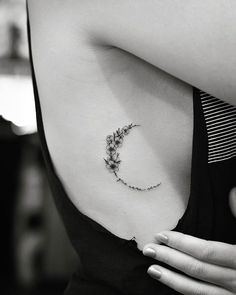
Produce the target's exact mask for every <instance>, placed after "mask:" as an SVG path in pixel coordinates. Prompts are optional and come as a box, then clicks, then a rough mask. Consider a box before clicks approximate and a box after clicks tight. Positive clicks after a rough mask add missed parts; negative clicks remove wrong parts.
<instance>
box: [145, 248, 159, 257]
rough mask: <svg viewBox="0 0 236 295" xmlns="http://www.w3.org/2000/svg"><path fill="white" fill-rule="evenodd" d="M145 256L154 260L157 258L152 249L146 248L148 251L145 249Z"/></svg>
mask: <svg viewBox="0 0 236 295" xmlns="http://www.w3.org/2000/svg"><path fill="white" fill-rule="evenodd" d="M143 254H144V255H145V256H149V257H152V258H154V257H155V256H156V252H155V250H153V249H152V248H146V249H144V250H143Z"/></svg>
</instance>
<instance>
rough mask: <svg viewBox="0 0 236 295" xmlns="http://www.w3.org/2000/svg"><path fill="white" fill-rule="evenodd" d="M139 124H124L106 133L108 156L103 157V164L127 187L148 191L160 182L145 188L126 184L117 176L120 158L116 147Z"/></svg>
mask: <svg viewBox="0 0 236 295" xmlns="http://www.w3.org/2000/svg"><path fill="white" fill-rule="evenodd" d="M138 126H140V125H136V124H133V123H131V124H129V125H127V126H124V127H123V128H121V129H120V128H118V129H117V130H116V131H115V132H113V134H112V135H108V136H107V137H106V143H107V146H106V152H107V154H108V157H107V158H106V159H105V158H104V161H105V164H106V168H107V169H108V170H109V171H110V172H111V173H113V174H114V175H115V177H116V178H117V181H118V182H121V183H123V184H124V185H125V186H127V187H129V188H130V189H132V190H136V191H150V190H153V189H155V188H157V187H158V186H160V185H161V183H160V182H159V183H158V184H155V185H152V186H149V187H146V188H140V187H138V186H133V185H130V184H128V183H127V182H126V181H125V180H124V179H122V178H121V177H119V176H118V174H117V173H118V171H119V165H120V163H121V160H120V154H119V153H118V152H117V149H118V148H120V147H121V146H122V144H123V139H124V137H125V136H126V135H128V134H129V132H130V130H131V129H132V128H134V127H138Z"/></svg>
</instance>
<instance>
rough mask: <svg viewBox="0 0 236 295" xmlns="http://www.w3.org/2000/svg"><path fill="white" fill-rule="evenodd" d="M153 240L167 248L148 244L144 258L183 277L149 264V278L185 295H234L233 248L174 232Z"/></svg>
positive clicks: (235, 257) (235, 262)
mask: <svg viewBox="0 0 236 295" xmlns="http://www.w3.org/2000/svg"><path fill="white" fill-rule="evenodd" d="M156 238H157V240H158V241H159V242H161V243H163V244H165V245H168V246H169V247H166V246H165V245H160V244H155V243H151V244H148V245H146V246H145V247H144V249H143V253H144V255H146V256H150V257H152V258H155V259H156V260H158V261H161V262H164V263H165V264H168V265H170V266H172V267H173V268H176V269H178V270H180V271H181V272H183V273H184V274H179V273H176V272H174V271H172V270H168V269H166V268H164V267H161V266H158V265H152V266H151V267H149V269H148V274H149V275H150V276H151V277H153V278H154V279H157V280H159V281H160V282H162V283H163V284H165V285H167V286H169V287H170V288H172V289H174V290H176V291H177V292H179V293H181V294H185V295H200V294H201V295H233V294H236V245H230V244H225V243H221V242H213V241H207V240H202V239H198V238H195V237H192V236H188V235H185V234H182V233H179V232H174V231H166V232H163V233H160V234H158V235H157V236H156ZM185 274H186V275H185Z"/></svg>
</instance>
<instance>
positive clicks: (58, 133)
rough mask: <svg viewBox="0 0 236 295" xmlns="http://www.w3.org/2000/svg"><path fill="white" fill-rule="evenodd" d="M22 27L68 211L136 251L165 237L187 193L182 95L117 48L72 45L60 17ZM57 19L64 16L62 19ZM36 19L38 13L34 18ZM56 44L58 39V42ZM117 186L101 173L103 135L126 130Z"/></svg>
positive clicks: (186, 115) (189, 119) (188, 147)
mask: <svg viewBox="0 0 236 295" xmlns="http://www.w3.org/2000/svg"><path fill="white" fill-rule="evenodd" d="M60 16H61V15H60V13H59V15H58V14H54V13H53V12H52V11H50V12H49V13H48V14H46V15H45V12H44V25H43V26H42V27H45V28H46V29H45V30H44V29H42V27H39V28H38V27H37V26H36V25H34V23H37V19H33V18H32V23H31V30H32V31H33V34H32V48H33V61H34V67H35V72H36V79H37V86H38V90H39V96H40V103H41V108H42V116H43V123H44V129H45V134H46V139H47V144H48V147H49V151H50V155H51V157H52V160H53V163H54V166H55V168H56V170H57V174H58V176H59V177H60V179H61V181H62V183H63V186H64V187H65V189H66V191H67V193H68V196H69V197H70V199H71V200H72V202H73V203H74V205H75V206H76V207H77V208H78V209H79V210H80V211H81V212H82V213H84V214H85V215H87V216H89V217H90V218H92V219H93V220H95V221H97V222H98V223H99V224H101V225H103V226H104V227H105V228H107V229H108V230H109V231H111V232H112V233H114V234H115V235H117V236H119V237H122V238H125V239H130V238H132V237H134V236H135V237H136V241H137V243H138V246H139V248H140V249H141V248H142V246H143V245H144V244H145V243H147V242H150V241H151V240H152V239H153V236H154V234H155V233H157V232H159V231H161V230H164V229H172V228H174V227H175V226H176V224H177V222H178V220H179V219H180V217H181V216H182V215H183V213H184V211H185V209H186V206H187V202H188V198H189V193H190V175H191V155H192V137H193V100H192V96H193V94H192V87H190V86H188V85H187V84H185V83H183V82H180V81H179V80H177V79H175V78H173V77H171V76H169V75H167V74H166V73H164V72H162V71H160V70H158V69H156V68H154V67H152V66H150V65H149V64H147V63H146V62H144V61H142V60H140V59H138V58H136V57H135V56H132V55H130V54H129V53H127V52H124V51H122V50H120V49H116V48H110V47H102V46H100V45H95V44H92V43H89V42H87V41H85V40H82V38H81V37H80V35H79V34H78V32H77V30H76V20H74V19H71V18H70V16H69V14H68V16H67V18H68V19H67V18H66V19H63V22H59V17H60ZM63 16H65V15H63ZM38 17H40V13H39V16H38ZM62 36H63V37H62ZM132 122H133V123H135V124H140V125H141V126H140V127H139V128H137V129H136V130H132V132H131V133H130V134H129V136H128V137H127V139H126V140H125V142H124V143H123V146H122V148H121V149H120V158H121V160H122V164H121V166H120V171H119V173H120V174H121V175H122V177H123V178H124V179H125V180H127V182H129V183H131V184H133V185H135V186H141V187H147V186H149V185H152V184H155V183H157V182H160V181H161V183H162V184H161V186H160V187H158V188H156V189H154V190H152V191H148V192H139V191H133V190H131V189H129V188H127V187H125V186H124V185H122V184H121V183H117V182H116V180H115V178H114V175H112V174H111V173H109V171H108V170H107V169H106V167H105V164H104V159H103V158H104V157H105V156H106V141H105V139H106V136H107V135H108V134H110V133H112V132H114V131H115V130H116V129H118V128H119V127H123V126H125V125H127V124H130V123H132Z"/></svg>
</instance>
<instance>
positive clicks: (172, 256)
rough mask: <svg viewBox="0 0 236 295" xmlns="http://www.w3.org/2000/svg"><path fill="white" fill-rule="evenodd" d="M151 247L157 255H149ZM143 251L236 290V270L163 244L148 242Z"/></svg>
mask: <svg viewBox="0 0 236 295" xmlns="http://www.w3.org/2000/svg"><path fill="white" fill-rule="evenodd" d="M149 249H152V250H154V251H155V252H154V253H155V256H154V255H149V254H150V253H151V252H150V250H149ZM143 253H144V255H147V256H151V257H152V258H154V259H157V260H158V261H160V262H163V263H165V264H168V265H170V266H172V267H174V268H175V269H178V270H180V271H182V272H184V273H186V274H187V275H188V276H191V277H193V278H196V279H199V280H202V281H205V282H209V283H213V284H215V285H218V286H222V287H225V288H227V289H228V290H231V291H236V270H233V269H230V268H226V267H222V266H217V265H215V264H209V263H206V262H202V261H200V260H198V259H196V258H194V257H192V256H190V255H188V254H185V253H183V252H180V251H178V250H175V249H172V248H169V247H166V246H163V245H157V244H148V245H146V246H145V247H144V250H143Z"/></svg>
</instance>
